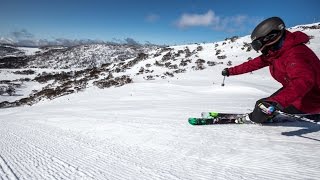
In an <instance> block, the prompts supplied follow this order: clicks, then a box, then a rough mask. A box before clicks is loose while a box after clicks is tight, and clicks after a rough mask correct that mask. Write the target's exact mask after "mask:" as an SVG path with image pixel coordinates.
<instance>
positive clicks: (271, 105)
mask: <svg viewBox="0 0 320 180" xmlns="http://www.w3.org/2000/svg"><path fill="white" fill-rule="evenodd" d="M258 106H259V108H260V109H261V111H262V112H263V113H265V114H267V115H268V116H273V115H275V114H276V111H279V110H282V108H281V106H280V105H279V104H278V103H276V102H270V101H263V102H261V103H260V104H259V105H258Z"/></svg>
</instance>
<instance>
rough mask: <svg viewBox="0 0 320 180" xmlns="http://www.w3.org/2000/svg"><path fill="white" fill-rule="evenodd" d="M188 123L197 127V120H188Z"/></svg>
mask: <svg viewBox="0 0 320 180" xmlns="http://www.w3.org/2000/svg"><path fill="white" fill-rule="evenodd" d="M188 122H189V124H191V125H199V123H198V120H197V118H189V119H188Z"/></svg>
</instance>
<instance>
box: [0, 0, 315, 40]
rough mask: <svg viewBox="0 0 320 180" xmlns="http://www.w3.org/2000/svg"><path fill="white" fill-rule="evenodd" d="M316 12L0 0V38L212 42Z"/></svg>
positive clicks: (303, 19) (292, 7)
mask: <svg viewBox="0 0 320 180" xmlns="http://www.w3.org/2000/svg"><path fill="white" fill-rule="evenodd" d="M319 7H320V1H318V0H304V1H302V0H299V1H298V0H288V1H281V0H277V1H273V0H268V1H266V0H265V1H261V0H260V1H258V0H243V1H240V0H238V1H236V0H232V1H228V0H157V1H156V0H154V1H152V0H104V1H103V0H100V1H99V0H38V1H36V0H20V1H19V0H0V37H11V38H17V39H18V38H20V39H23V38H25V39H56V38H66V39H99V40H103V41H118V40H123V39H125V38H132V39H134V40H136V41H138V42H140V43H145V42H146V41H149V42H151V43H156V44H169V45H172V44H186V43H194V42H213V41H219V40H223V39H225V38H226V37H230V36H233V35H239V36H243V35H248V34H250V33H251V31H252V30H253V28H254V27H255V26H256V25H257V24H258V23H259V22H260V21H261V20H263V19H265V18H268V17H271V16H279V17H281V18H283V19H284V21H285V22H286V25H287V27H291V26H295V25H299V24H306V23H313V22H320V11H319Z"/></svg>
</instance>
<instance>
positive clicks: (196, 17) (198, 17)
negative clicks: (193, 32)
mask: <svg viewBox="0 0 320 180" xmlns="http://www.w3.org/2000/svg"><path fill="white" fill-rule="evenodd" d="M217 21H219V17H217V16H215V14H214V12H213V11H212V10H209V11H208V12H207V13H205V14H183V15H182V16H181V17H180V19H179V20H178V22H177V26H178V27H181V28H186V27H192V26H210V25H212V24H213V23H215V22H217Z"/></svg>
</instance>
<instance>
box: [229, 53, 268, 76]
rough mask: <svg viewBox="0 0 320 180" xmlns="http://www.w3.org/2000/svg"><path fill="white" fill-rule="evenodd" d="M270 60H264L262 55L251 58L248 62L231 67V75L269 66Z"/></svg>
mask: <svg viewBox="0 0 320 180" xmlns="http://www.w3.org/2000/svg"><path fill="white" fill-rule="evenodd" d="M268 65H269V64H268V62H267V61H264V60H263V59H262V56H258V57H256V58H254V59H252V60H249V61H247V62H244V63H242V64H240V65H238V66H235V67H231V68H229V69H228V70H229V75H238V74H244V73H248V72H252V71H255V70H258V69H261V68H263V67H266V66H268Z"/></svg>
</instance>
